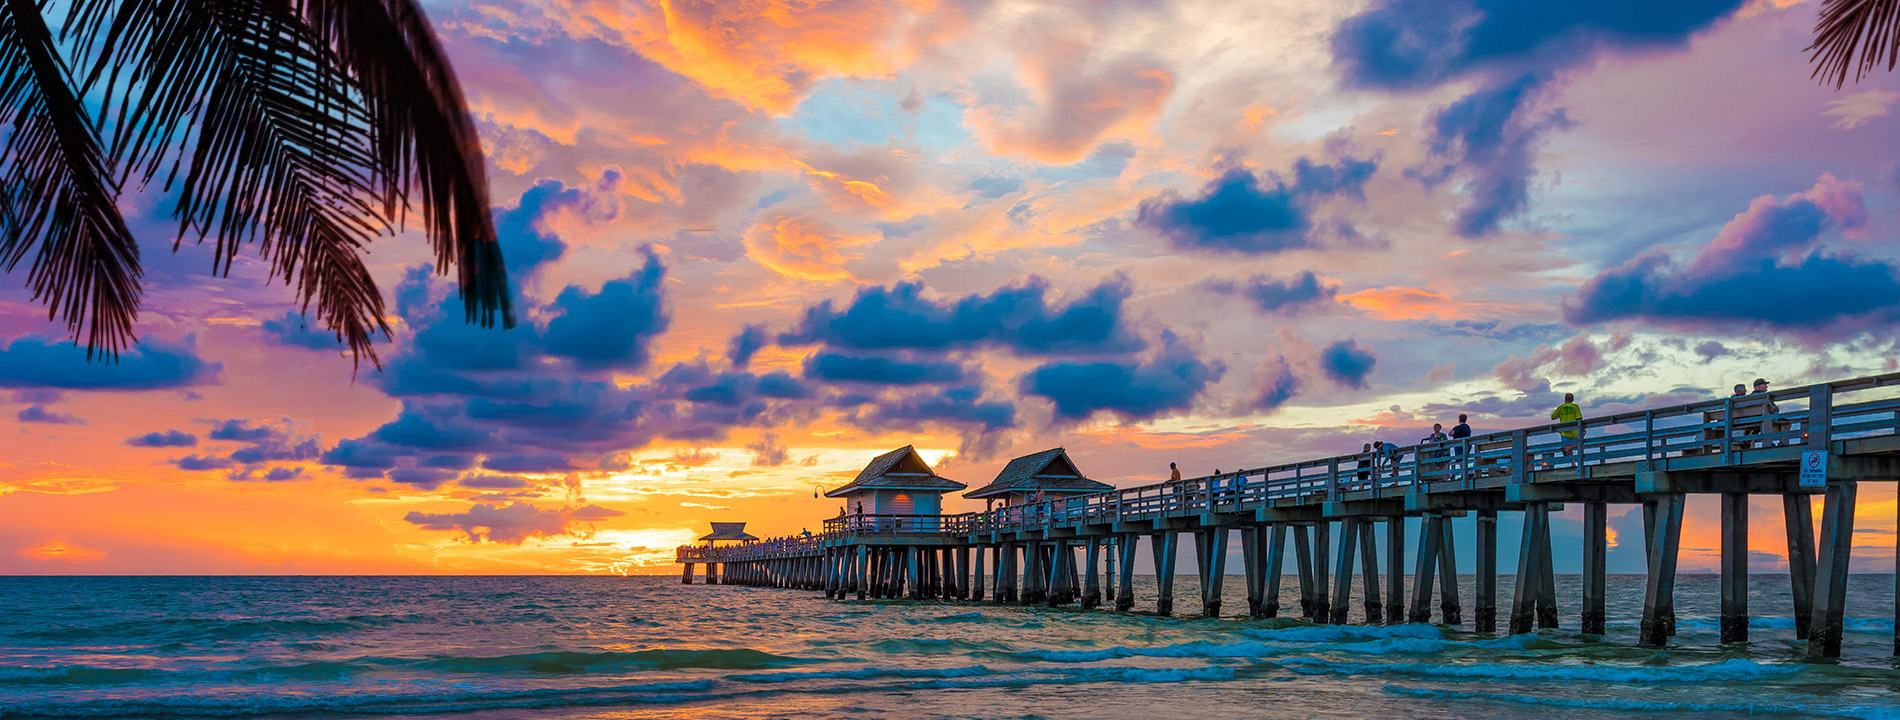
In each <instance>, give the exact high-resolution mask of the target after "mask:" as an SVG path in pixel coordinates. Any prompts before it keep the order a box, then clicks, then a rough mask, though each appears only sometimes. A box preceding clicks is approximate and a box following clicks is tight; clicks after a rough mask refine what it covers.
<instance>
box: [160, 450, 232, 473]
mask: <svg viewBox="0 0 1900 720" xmlns="http://www.w3.org/2000/svg"><path fill="white" fill-rule="evenodd" d="M172 464H173V465H177V466H178V469H180V470H194V471H196V470H223V469H225V468H228V467H231V466H233V465H236V464H237V463H234V462H232V461H231V459H230V458H228V457H220V456H217V455H199V454H196V453H193V454H191V455H186V456H184V457H181V458H178V459H177V460H173V461H172Z"/></svg>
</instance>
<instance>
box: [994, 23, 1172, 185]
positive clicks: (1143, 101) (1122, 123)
mask: <svg viewBox="0 0 1900 720" xmlns="http://www.w3.org/2000/svg"><path fill="white" fill-rule="evenodd" d="M1041 20H1042V22H1035V23H1032V24H1031V27H1032V29H1030V30H1028V31H1027V32H1024V33H1022V35H1023V37H1022V38H1021V43H1022V45H1021V46H1022V47H1025V48H1030V50H1029V51H1028V52H1027V53H1025V54H1024V55H1023V56H1022V57H1021V58H1020V60H1019V66H1020V67H1021V69H1022V78H1021V80H1022V84H1023V87H1024V88H1025V89H1027V90H1028V91H1029V95H1030V97H1031V99H1032V100H1033V103H1032V104H1030V105H1027V106H1015V107H1001V106H994V105H992V106H982V107H975V108H972V109H971V110H970V111H969V115H968V117H969V120H970V123H971V124H972V125H973V126H974V127H976V129H977V130H978V131H979V132H980V133H981V134H982V135H983V137H984V138H985V139H986V140H988V142H989V145H990V148H991V149H992V150H994V151H996V152H999V153H1009V154H1015V155H1023V156H1027V157H1030V158H1033V159H1035V160H1039V161H1042V162H1046V163H1051V164H1058V165H1066V164H1069V163H1073V162H1075V161H1077V160H1081V159H1082V158H1084V157H1087V156H1088V154H1089V152H1090V151H1093V150H1094V149H1095V147H1096V145H1098V144H1099V143H1101V142H1102V141H1103V140H1104V139H1107V138H1109V137H1113V136H1126V137H1135V136H1139V135H1141V134H1142V133H1143V132H1144V131H1145V130H1146V128H1147V126H1148V124H1149V123H1151V122H1152V121H1153V120H1154V118H1155V116H1156V115H1158V114H1159V113H1160V112H1161V106H1162V104H1163V103H1165V102H1167V99H1168V95H1169V94H1170V93H1171V92H1172V91H1173V90H1174V85H1175V78H1174V73H1173V72H1172V71H1170V70H1169V69H1168V68H1167V67H1166V66H1164V65H1162V64H1161V63H1160V61H1158V60H1156V59H1153V58H1150V57H1146V56H1143V55H1135V54H1126V55H1120V56H1109V57H1101V56H1100V53H1099V51H1098V46H1097V45H1096V43H1095V42H1093V39H1092V38H1089V37H1086V33H1082V34H1066V33H1067V32H1068V26H1067V25H1065V24H1064V20H1063V19H1061V18H1041ZM1053 27H1063V28H1064V30H1063V31H1057V30H1051V29H1050V28H1053Z"/></svg>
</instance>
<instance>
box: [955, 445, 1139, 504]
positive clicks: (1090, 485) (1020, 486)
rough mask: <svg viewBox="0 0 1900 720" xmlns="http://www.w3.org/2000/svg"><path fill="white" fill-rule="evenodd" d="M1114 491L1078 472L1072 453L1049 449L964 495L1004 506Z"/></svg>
mask: <svg viewBox="0 0 1900 720" xmlns="http://www.w3.org/2000/svg"><path fill="white" fill-rule="evenodd" d="M1113 489H1115V486H1113V485H1109V484H1108V483H1104V482H1098V481H1095V480H1090V479H1089V478H1088V477H1087V476H1085V475H1083V474H1082V471H1081V470H1078V469H1076V467H1075V461H1073V460H1070V459H1069V452H1068V451H1067V450H1064V449H1062V448H1050V449H1048V450H1044V451H1042V452H1039V453H1032V454H1029V455H1024V456H1022V457H1019V458H1016V459H1015V460H1011V461H1009V464H1008V465H1004V466H1003V471H1002V472H1000V473H997V474H996V479H995V480H991V481H990V484H988V485H984V486H983V487H980V488H977V489H975V490H971V491H969V492H967V493H964V494H963V496H964V497H966V498H971V499H977V498H981V499H983V500H986V501H991V502H994V501H996V500H998V499H1001V500H1002V501H1003V505H1005V506H1008V505H1021V504H1023V503H1027V502H1031V501H1032V498H1034V499H1041V500H1054V499H1058V498H1063V497H1067V496H1070V495H1084V494H1087V493H1098V492H1105V491H1108V490H1113Z"/></svg>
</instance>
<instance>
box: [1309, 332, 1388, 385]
mask: <svg viewBox="0 0 1900 720" xmlns="http://www.w3.org/2000/svg"><path fill="white" fill-rule="evenodd" d="M1378 361H1379V359H1378V358H1377V357H1374V356H1373V354H1372V350H1371V349H1369V348H1365V347H1362V346H1360V345H1359V343H1358V342H1357V341H1355V340H1352V339H1346V340H1341V341H1339V342H1335V343H1333V344H1331V345H1327V346H1326V347H1325V348H1323V349H1321V350H1320V351H1319V365H1320V369H1321V370H1322V371H1324V372H1325V373H1326V377H1328V378H1331V379H1332V381H1333V382H1336V383H1339V384H1340V385H1344V386H1346V387H1350V388H1357V389H1360V390H1364V389H1366V387H1367V383H1366V378H1368V377H1370V376H1371V375H1372V367H1373V366H1374V365H1376V364H1378Z"/></svg>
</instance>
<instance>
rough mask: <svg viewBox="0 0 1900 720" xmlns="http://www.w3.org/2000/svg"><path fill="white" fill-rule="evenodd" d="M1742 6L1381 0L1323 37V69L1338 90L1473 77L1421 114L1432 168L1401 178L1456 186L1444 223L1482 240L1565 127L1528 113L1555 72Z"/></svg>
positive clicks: (1663, 40) (1670, 41)
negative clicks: (1460, 199)
mask: <svg viewBox="0 0 1900 720" xmlns="http://www.w3.org/2000/svg"><path fill="white" fill-rule="evenodd" d="M1745 3H1746V0H1690V1H1688V2H1677V3H1667V4H1656V3H1650V2H1645V1H1644V0H1608V1H1606V2H1570V1H1568V0H1566V1H1564V2H1543V3H1525V2H1516V1H1515V0H1464V1H1453V2H1441V1H1440V0H1380V1H1377V2H1374V3H1373V5H1372V7H1370V8H1369V9H1367V10H1366V11H1365V12H1363V13H1361V14H1359V15H1355V16H1353V17H1350V18H1347V19H1346V20H1345V21H1344V22H1342V23H1340V25H1339V27H1338V28H1337V29H1335V30H1334V32H1333V36H1332V43H1331V44H1332V52H1333V62H1334V65H1335V66H1337V67H1338V68H1339V70H1340V72H1341V75H1342V76H1343V77H1344V79H1345V81H1346V83H1347V84H1348V85H1351V86H1355V87H1360V88H1367V89H1375V90H1387V91H1414V90H1425V89H1430V88H1435V87H1439V86H1441V85H1444V84H1446V83H1449V82H1452V81H1455V80H1460V79H1463V78H1466V77H1467V76H1477V77H1479V78H1480V82H1481V84H1482V87H1480V89H1478V90H1477V91H1475V92H1473V93H1471V94H1470V95H1468V96H1466V97H1465V98H1463V99H1461V100H1459V101H1457V102H1454V103H1452V104H1451V105H1448V106H1446V107H1443V108H1440V109H1438V110H1437V111H1435V112H1434V113H1433V115H1432V118H1431V120H1430V127H1429V129H1430V136H1431V139H1430V147H1431V154H1432V158H1433V160H1435V161H1437V162H1438V163H1439V165H1438V167H1436V168H1429V167H1427V168H1420V169H1416V170H1415V171H1414V172H1412V173H1408V174H1413V175H1414V176H1416V177H1419V178H1421V179H1422V180H1424V181H1425V182H1426V183H1427V184H1428V185H1436V184H1438V183H1441V182H1444V181H1446V180H1449V179H1454V178H1456V179H1457V180H1459V184H1460V186H1461V188H1462V191H1463V194H1464V195H1465V196H1466V202H1465V204H1464V206H1462V207H1460V208H1459V209H1458V211H1457V213H1456V216H1455V218H1454V220H1453V225H1454V228H1455V229H1456V231H1457V232H1458V233H1459V234H1460V235H1463V236H1465V237H1481V236H1485V235H1489V234H1491V233H1493V232H1495V231H1496V230H1497V229H1498V226H1499V224H1500V223H1502V222H1503V221H1504V220H1506V219H1509V218H1511V217H1514V216H1516V215H1518V214H1520V213H1522V212H1523V211H1524V210H1525V207H1526V205H1527V203H1528V199H1529V194H1530V193H1529V188H1530V180H1531V178H1532V177H1533V176H1535V174H1536V169H1535V168H1534V167H1533V163H1534V160H1535V156H1536V150H1537V144H1538V141H1539V140H1540V138H1541V137H1542V136H1543V135H1544V134H1546V133H1547V132H1549V131H1551V130H1558V129H1563V128H1568V127H1570V126H1571V125H1572V123H1571V121H1570V119H1569V118H1568V116H1566V115H1565V114H1564V112H1563V111H1562V110H1561V109H1559V110H1553V111H1551V112H1549V113H1546V114H1544V115H1542V116H1531V115H1530V113H1529V112H1528V111H1529V110H1530V108H1531V107H1532V106H1533V104H1534V103H1533V101H1534V100H1535V99H1536V97H1537V95H1538V94H1539V92H1540V91H1541V90H1542V89H1543V88H1544V86H1546V85H1547V84H1549V83H1550V82H1551V81H1552V80H1553V78H1555V77H1556V76H1557V74H1558V73H1559V72H1561V71H1564V70H1568V69H1571V68H1575V67H1580V66H1583V65H1587V64H1588V63H1590V62H1591V61H1593V60H1594V59H1595V58H1596V57H1598V56H1599V55H1601V54H1603V53H1608V52H1625V53H1627V52H1641V51H1654V50H1663V49H1674V48H1681V47H1685V46H1686V45H1687V44H1688V40H1689V37H1690V36H1692V35H1694V34H1695V33H1697V32H1700V31H1702V30H1704V29H1707V28H1709V27H1710V26H1712V25H1714V24H1715V23H1716V22H1717V21H1718V20H1720V19H1721V18H1723V17H1725V16H1727V15H1728V14H1730V13H1731V12H1733V11H1735V10H1736V9H1738V8H1740V7H1742V6H1743V5H1744V4H1745Z"/></svg>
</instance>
